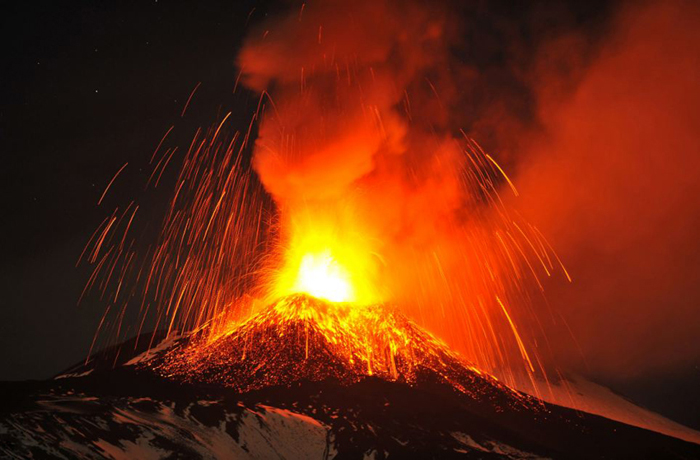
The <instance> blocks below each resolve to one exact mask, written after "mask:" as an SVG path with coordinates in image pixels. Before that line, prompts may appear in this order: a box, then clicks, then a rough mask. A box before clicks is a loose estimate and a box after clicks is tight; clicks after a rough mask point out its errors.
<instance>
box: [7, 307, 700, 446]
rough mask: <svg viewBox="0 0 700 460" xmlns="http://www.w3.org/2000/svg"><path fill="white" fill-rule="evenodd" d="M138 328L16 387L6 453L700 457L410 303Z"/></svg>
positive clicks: (269, 312) (10, 398)
mask: <svg viewBox="0 0 700 460" xmlns="http://www.w3.org/2000/svg"><path fill="white" fill-rule="evenodd" d="M161 338H162V340H161V341H160V343H158V344H157V345H156V346H155V347H152V348H150V349H146V350H142V349H140V348H139V346H137V345H136V344H138V343H141V344H142V345H141V348H143V344H144V343H148V340H144V339H143V338H140V340H138V339H139V338H136V339H134V340H131V341H128V342H125V343H123V344H121V345H118V346H115V347H112V348H109V349H106V350H104V351H103V352H101V353H98V354H97V355H96V356H95V357H93V358H92V359H91V360H90V361H89V362H88V363H85V364H80V365H77V366H74V367H72V368H70V369H68V370H67V371H66V372H64V373H62V374H61V375H59V376H57V377H56V378H55V379H52V380H48V381H37V382H22V383H4V384H2V390H3V395H4V400H5V404H3V408H2V410H1V411H0V452H1V453H2V455H3V456H4V457H8V458H76V457H80V458H338V459H342V458H375V459H380V458H505V459H527V458H587V459H588V458H698V457H700V446H699V445H697V444H694V443H690V442H686V441H682V440H680V439H676V438H672V437H669V436H666V435H662V434H660V433H656V432H652V431H648V430H644V429H641V428H636V427H632V426H629V425H625V424H622V423H619V422H615V421H612V420H609V419H606V418H603V417H600V416H596V415H591V414H586V413H582V412H577V411H574V410H572V409H567V408H564V407H560V406H556V405H553V404H549V403H546V402H544V401H541V400H538V399H536V398H534V397H532V396H528V395H526V394H524V393H520V392H518V391H515V390H513V389H511V388H509V387H507V386H505V385H503V384H502V383H500V382H499V381H498V380H497V379H495V378H494V377H491V376H489V375H487V374H485V373H483V372H480V371H479V370H478V369H476V368H475V367H474V366H473V365H471V364H470V363H469V362H467V361H466V360H465V359H463V358H462V357H461V356H459V355H458V354H456V353H454V352H453V351H451V350H450V349H449V347H448V346H447V345H445V344H444V343H442V342H441V341H440V340H438V339H437V338H435V337H433V336H432V335H431V334H430V333H428V332H426V331H425V330H423V329H421V328H420V327H418V326H417V325H416V324H414V323H413V322H411V321H410V320H409V319H407V318H405V317H404V316H402V315H401V314H400V313H399V312H398V311H396V310H394V309H392V308H390V307H387V306H381V305H370V306H358V305H353V304H345V303H332V302H326V301H323V300H319V299H316V298H313V297H309V296H307V295H292V296H288V297H284V298H281V299H279V300H277V301H276V302H273V303H271V304H270V305H268V306H266V307H264V308H261V309H258V310H257V311H255V312H254V313H253V314H252V315H251V316H249V317H248V318H246V319H244V320H241V321H237V322H235V323H232V324H231V325H229V326H228V327H227V328H226V329H225V331H223V332H221V333H219V334H217V335H213V336H209V335H207V334H205V333H204V332H203V331H201V330H200V331H198V332H195V333H191V334H187V335H184V336H178V335H173V334H171V335H170V336H169V337H165V336H164V334H163V335H161Z"/></svg>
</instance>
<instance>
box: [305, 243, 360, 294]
mask: <svg viewBox="0 0 700 460" xmlns="http://www.w3.org/2000/svg"><path fill="white" fill-rule="evenodd" d="M292 290H293V291H295V292H300V293H307V294H311V295H312V296H314V297H318V298H320V299H326V300H330V301H332V302H353V301H355V292H354V290H353V288H352V284H351V282H350V274H349V273H348V272H347V270H345V268H343V267H342V266H341V265H339V264H338V262H337V261H336V260H335V259H334V258H333V256H332V255H331V251H330V250H328V249H326V250H324V251H322V252H318V253H315V254H314V253H310V254H306V255H305V256H303V257H302V258H301V263H300V264H299V273H298V274H297V279H296V281H295V283H294V286H293V287H292Z"/></svg>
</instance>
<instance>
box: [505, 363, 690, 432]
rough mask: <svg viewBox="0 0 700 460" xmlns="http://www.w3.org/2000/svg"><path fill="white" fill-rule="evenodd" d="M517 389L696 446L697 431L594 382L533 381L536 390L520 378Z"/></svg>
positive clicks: (569, 380) (578, 379) (570, 380)
mask: <svg viewBox="0 0 700 460" xmlns="http://www.w3.org/2000/svg"><path fill="white" fill-rule="evenodd" d="M516 387H517V389H518V390H520V391H522V392H524V393H527V394H530V395H533V396H536V397H537V398H540V399H543V400H545V401H547V402H550V403H553V404H557V405H559V406H564V407H570V408H572V409H576V410H580V411H582V412H588V413H589V414H595V415H600V416H603V417H606V418H609V419H611V420H616V421H618V422H622V423H626V424H628V425H632V426H637V427H640V428H645V429H647V430H651V431H656V432H659V433H663V434H665V435H668V436H673V437H675V438H678V439H682V440H684V441H688V442H694V443H696V444H700V432H699V431H696V430H693V429H691V428H688V427H687V426H685V425H681V424H680V423H677V422H674V421H673V420H670V419H668V418H666V417H664V416H663V415H660V414H657V413H655V412H652V411H650V410H649V409H645V408H643V407H640V406H638V405H636V404H634V403H633V402H631V401H629V400H627V399H625V398H624V397H622V396H620V395H618V394H616V393H614V392H613V391H612V390H610V389H609V388H606V387H604V386H602V385H598V384H597V383H593V382H591V381H589V380H586V379H584V378H582V377H579V376H570V377H568V378H567V379H566V380H560V381H559V382H553V381H552V382H550V383H549V385H547V384H546V383H545V382H544V381H538V382H537V389H534V388H533V385H532V383H531V382H530V380H529V379H528V378H526V377H523V378H521V379H520V380H519V381H518V383H517V385H516Z"/></svg>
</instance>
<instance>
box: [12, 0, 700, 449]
mask: <svg viewBox="0 0 700 460" xmlns="http://www.w3.org/2000/svg"><path fill="white" fill-rule="evenodd" d="M447 6H448V5H447V4H445V8H433V7H431V6H430V2H427V3H426V2H419V1H410V2H398V1H393V0H386V1H384V0H382V1H374V0H358V1H354V2H347V1H343V2H340V1H326V2H308V4H307V3H303V4H301V5H300V6H299V7H298V8H294V9H291V10H290V11H291V12H290V11H287V12H286V14H279V15H269V16H267V15H266V16H265V17H264V18H259V20H257V21H252V22H251V24H252V25H251V26H250V28H249V29H248V32H247V35H246V38H245V40H244V41H243V43H242V45H241V48H240V50H239V52H238V55H237V59H236V66H237V69H238V75H237V78H236V80H235V82H233V81H232V82H231V84H232V91H233V94H236V95H241V94H242V95H243V96H241V97H245V98H246V99H245V101H246V104H248V105H246V104H241V106H240V107H234V108H232V109H231V110H229V111H226V110H223V111H219V113H218V114H217V115H216V118H215V119H214V121H213V122H212V123H211V126H210V127H209V128H208V129H202V128H197V129H196V130H195V131H194V134H193V135H192V136H191V137H187V139H188V140H187V141H186V142H188V143H189V145H188V146H187V147H186V148H180V147H181V146H180V145H175V144H176V143H177V142H176V141H175V140H174V139H173V137H175V136H176V134H171V133H177V132H178V129H176V128H175V125H173V126H171V127H170V128H169V129H167V130H166V131H165V134H164V135H163V137H162V138H161V140H160V142H159V143H158V145H157V147H156V148H155V150H154V151H153V152H152V154H150V161H149V163H148V164H149V166H148V177H147V179H146V180H145V185H146V190H147V191H148V192H153V193H155V191H154V190H155V189H157V188H158V187H160V188H158V192H161V191H162V190H164V189H165V190H166V191H168V190H169V192H168V193H169V195H168V197H169V198H168V203H167V206H165V207H164V208H162V207H158V206H156V210H154V211H152V212H150V211H145V210H144V208H142V207H141V206H142V205H141V204H137V202H136V201H132V202H130V203H129V204H128V205H126V206H117V207H116V208H115V209H113V210H111V211H108V213H109V214H108V216H107V217H106V218H105V219H104V220H103V221H102V222H101V223H100V225H99V226H98V228H97V229H96V230H95V232H94V233H93V234H92V236H91V238H90V240H89V241H88V243H87V245H86V246H85V249H84V251H83V253H82V254H81V255H80V258H79V260H78V263H79V264H81V263H83V264H88V265H89V266H90V267H91V273H90V275H89V279H88V281H87V284H86V286H85V290H84V291H83V293H82V296H81V300H82V299H85V298H91V299H93V298H96V297H97V298H99V301H100V302H101V303H104V304H106V308H105V312H104V315H103V316H102V319H101V321H100V323H99V327H98V330H97V331H96V333H95V339H94V340H93V343H92V346H91V348H90V351H89V356H88V358H87V359H86V360H85V362H83V363H80V364H78V365H76V366H74V367H72V368H70V369H68V370H67V371H65V372H63V373H62V374H61V375H59V376H58V377H57V378H56V380H54V381H51V382H37V383H36V384H35V385H32V386H30V387H28V388H20V387H16V386H14V387H13V386H10V387H8V388H7V391H8V392H9V393H10V394H13V395H15V396H16V397H17V398H16V399H17V400H18V401H19V402H18V403H17V404H19V405H20V406H21V407H22V408H23V410H22V411H10V412H8V413H7V414H4V415H5V418H4V419H0V452H2V453H8V452H12V453H13V455H16V456H18V457H24V456H26V457H30V456H41V455H48V456H53V455H58V456H65V457H71V456H72V455H73V454H75V453H77V454H76V455H79V456H82V457H86V458H99V457H102V456H107V457H114V458H129V457H145V456H147V455H155V456H156V457H163V458H164V457H168V456H171V457H174V456H182V457H186V458H190V457H191V458H222V457H229V456H233V457H236V458H268V457H270V456H276V457H279V458H308V457H318V458H339V459H340V458H387V457H390V458H395V457H396V458H416V457H420V458H452V457H459V458H518V459H525V458H543V457H553V458H609V457H610V456H612V457H616V456H618V455H622V456H626V457H634V456H636V455H638V454H644V455H652V456H659V458H660V457H664V458H667V457H669V456H670V457H678V458H684V457H690V456H694V455H698V456H700V450H699V448H698V446H697V445H695V444H692V443H687V442H684V441H681V440H678V439H674V438H671V437H666V436H664V435H661V434H659V433H652V432H647V431H645V430H643V429H642V428H635V427H632V426H628V425H624V424H623V423H619V422H614V421H612V420H608V419H604V418H602V417H599V416H595V415H590V414H586V413H580V412H576V411H574V410H571V409H565V408H563V407H560V406H557V405H554V404H550V403H548V402H545V399H546V397H545V396H546V395H547V394H553V387H555V386H557V385H559V386H561V387H563V386H565V383H562V382H563V379H562V378H561V376H560V375H559V374H558V369H557V368H556V366H554V365H553V364H552V362H553V361H552V360H551V359H550V358H551V356H550V355H551V354H552V353H551V351H552V350H551V346H550V343H549V342H548V340H547V336H546V334H545V333H544V328H543V327H542V318H541V317H540V316H538V315H537V314H536V313H535V311H534V309H533V308H532V306H533V304H534V303H535V302H541V303H543V304H545V303H546V302H545V301H544V300H543V299H544V283H543V280H544V279H546V278H559V279H561V280H562V282H571V277H570V276H569V273H568V272H567V270H566V268H565V267H564V264H563V263H562V261H561V260H560V258H559V256H558V255H557V253H556V252H555V250H554V248H553V247H552V245H550V243H549V242H548V241H547V239H546V238H545V236H544V235H543V233H542V232H540V230H539V229H538V228H537V227H536V226H535V225H534V224H532V223H530V222H529V221H528V220H527V219H526V217H525V216H523V215H521V213H520V212H519V211H518V210H517V209H516V207H515V206H513V204H512V203H513V201H514V200H516V199H517V197H518V196H519V192H518V189H517V188H516V184H514V182H513V181H511V179H510V178H509V176H508V175H507V173H506V170H507V169H509V168H508V167H507V166H508V158H507V157H505V158H504V162H503V165H504V166H501V164H499V161H497V159H496V157H497V155H496V154H494V155H492V154H490V153H487V152H486V151H484V149H483V148H482V147H481V145H480V144H479V143H478V142H477V141H476V140H475V139H474V137H476V136H474V133H473V132H472V131H470V130H467V131H465V130H463V129H462V128H461V127H459V126H458V123H459V122H460V120H458V119H455V118H456V117H455V114H456V113H457V112H458V108H456V107H454V104H455V102H454V100H455V98H456V95H458V94H459V93H460V91H462V90H463V88H461V87H460V82H461V79H462V78H463V76H464V74H465V73H468V70H469V69H466V68H465V67H464V66H463V65H462V64H461V63H460V61H459V59H458V58H457V57H456V56H455V53H456V50H457V49H458V48H459V47H458V45H459V43H460V33H461V28H460V24H459V21H458V17H457V15H452V14H450V11H449V8H448V7H447ZM251 14H252V12H251ZM199 87H200V85H199V84H197V85H196V86H195V87H194V89H193V91H192V93H191V94H190V96H189V98H188V99H187V103H186V104H185V106H184V107H183V109H182V112H181V113H180V114H179V117H180V118H184V117H185V114H186V111H187V109H188V105H189V104H190V102H191V100H192V99H193V98H194V97H196V91H197V89H198V88H199ZM251 107H252V109H251ZM459 110H468V107H467V108H460V109H459ZM241 113H244V115H241ZM241 120H244V121H241ZM178 128H179V127H178ZM178 139H180V138H178ZM149 153H150V152H149ZM169 165H171V166H169ZM172 165H179V169H177V170H176V171H177V173H175V171H173V172H172V173H170V171H171V170H174V169H175V168H177V166H172ZM125 167H126V165H124V166H123V167H122V168H121V169H119V170H118V171H117V172H116V174H115V176H114V177H113V178H112V180H111V181H110V182H109V183H108V184H107V186H106V187H105V189H104V191H103V192H102V195H101V197H100V200H99V203H98V205H102V203H103V199H104V198H105V196H108V193H109V191H110V187H111V186H112V185H113V183H115V181H116V180H117V179H118V177H119V175H120V174H122V172H123V171H124V168H125ZM144 201H147V200H144ZM155 201H157V200H155ZM144 207H146V206H145V205H144ZM144 214H148V216H149V217H148V218H147V219H146V221H145V222H144V221H141V220H139V219H143V217H142V216H143V215H144ZM153 215H158V216H161V218H160V220H156V221H155V223H154V218H153V217H152V216H153ZM153 228H156V231H155V233H156V234H155V235H153ZM144 235H146V236H149V237H150V238H147V237H145V236H144ZM91 296H92V297H91ZM549 314H550V316H551V317H552V318H554V319H553V321H556V320H558V317H557V315H556V314H555V313H554V312H552V311H551V309H550V310H549ZM561 322H562V323H563V324H561V326H560V327H562V328H566V327H568V326H567V325H566V323H565V322H564V321H561ZM149 330H152V331H153V332H146V331H149ZM130 337H131V338H130ZM105 344H107V345H110V346H107V347H104V349H103V350H102V351H99V350H100V347H101V346H104V345H105ZM524 387H527V388H528V390H529V392H530V393H531V394H532V395H530V394H526V393H524V392H521V391H518V390H517V389H516V388H524ZM567 391H570V392H575V391H576V390H575V389H573V390H572V389H568V388H567ZM28 408H33V409H32V410H31V411H30V410H29V409H28ZM47 408H50V410H49V409H47ZM34 409H36V410H34ZM29 426H31V427H32V428H33V430H34V431H33V432H30V430H27V429H25V428H26V427H29ZM644 426H647V425H644ZM689 436H691V435H689ZM692 436H694V434H693V435H692ZM686 439H688V438H686Z"/></svg>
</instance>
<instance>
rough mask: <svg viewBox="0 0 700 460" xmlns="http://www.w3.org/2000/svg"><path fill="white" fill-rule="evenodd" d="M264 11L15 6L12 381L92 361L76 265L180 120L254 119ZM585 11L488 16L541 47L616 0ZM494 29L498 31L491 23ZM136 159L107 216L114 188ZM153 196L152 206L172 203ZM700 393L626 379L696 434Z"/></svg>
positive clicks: (3, 365) (10, 103)
mask: <svg viewBox="0 0 700 460" xmlns="http://www.w3.org/2000/svg"><path fill="white" fill-rule="evenodd" d="M59 3H60V4H59ZM264 3H268V2H260V1H258V2H255V1H252V0H251V1H231V0H229V1H214V0H206V1H196V2H172V1H167V0H160V1H149V2H144V1H142V2H137V1H128V2H97V1H84V2H15V4H13V5H12V6H10V7H7V8H6V10H5V11H4V12H3V18H2V30H3V32H4V33H5V35H6V37H5V39H4V40H3V43H4V45H5V51H4V53H3V69H4V71H3V76H2V80H1V81H2V85H1V87H0V94H2V97H1V98H0V149H1V150H0V151H1V152H2V160H3V165H2V167H1V168H0V171H2V172H1V174H2V184H3V187H4V193H3V201H2V216H3V218H2V238H1V239H0V241H1V243H0V244H2V247H1V250H2V254H3V257H2V259H1V262H0V292H2V296H0V380H21V379H37V378H46V377H49V376H51V375H53V374H55V373H56V372H58V371H60V370H61V369H63V368H65V367H67V366H69V365H71V364H73V363H74V362H76V361H77V360H80V359H82V358H83V357H84V356H85V355H86V353H87V350H88V348H89V346H90V343H91V340H92V338H93V333H94V331H95V329H96V327H97V324H98V322H99V320H100V317H101V315H102V313H103V308H104V305H103V304H102V303H100V302H99V299H95V298H91V299H90V300H89V301H88V302H86V303H84V304H82V305H81V306H79V307H78V306H77V299H78V297H79V296H80V293H81V291H82V288H83V286H84V284H85V281H86V279H87V277H88V274H89V272H88V269H87V268H86V267H79V268H75V261H76V260H77V258H78V256H79V255H80V252H81V251H82V249H83V247H84V244H85V242H86V241H87V239H88V238H89V236H90V234H91V233H92V231H93V230H94V228H95V227H96V226H97V225H98V224H99V223H100V222H101V221H102V219H103V218H104V217H105V216H106V215H107V214H109V212H110V211H111V209H113V208H114V207H115V206H117V205H123V204H124V203H128V201H130V200H131V199H136V198H141V197H140V195H139V191H140V190H141V187H142V185H141V184H142V183H143V169H145V166H146V164H147V161H148V158H149V157H150V155H151V153H152V152H153V149H154V148H155V146H156V145H157V144H158V141H159V140H160V139H161V137H162V136H163V134H164V133H165V132H166V131H167V130H168V128H169V127H170V126H171V125H173V124H177V126H178V129H179V131H180V132H181V135H182V136H183V139H187V137H188V135H191V131H192V130H193V129H194V128H196V127H197V126H207V125H208V124H209V123H210V122H211V120H212V119H213V117H214V115H215V114H216V113H217V111H219V110H222V108H223V107H226V110H231V109H232V107H234V108H238V109H239V110H240V113H241V114H242V115H241V116H248V115H249V113H250V109H251V107H250V106H249V104H250V100H249V99H247V98H246V96H245V95H237V96H234V95H232V94H231V90H232V88H233V84H234V81H235V79H236V76H237V70H236V68H235V66H234V59H235V56H236V53H237V50H238V48H239V46H240V42H241V40H242V37H243V35H244V33H245V30H246V29H245V25H246V23H247V22H248V21H249V20H250V21H252V22H255V21H256V20H259V19H260V18H261V17H262V16H263V15H264V14H265V11H266V10H267V9H270V8H272V10H273V11H274V8H275V7H270V6H269V5H265V4H264ZM474 3H475V4H478V5H483V4H484V2H474ZM579 3H580V2H574V1H572V2H569V3H568V4H567V2H563V3H562V2H539V3H533V4H532V6H530V7H529V8H528V9H525V8H524V7H513V6H512V5H511V2H491V3H490V6H489V7H488V8H486V7H483V6H482V7H480V8H479V11H484V8H486V12H487V14H489V15H491V16H490V17H494V18H496V19H494V22H493V24H495V25H498V24H502V23H503V22H505V23H509V24H516V25H517V24H518V20H519V18H521V17H527V18H529V19H527V21H533V19H532V18H533V17H534V18H539V19H540V21H539V22H537V23H536V24H537V25H536V27H531V29H528V30H529V32H531V33H533V34H535V35H536V37H535V38H533V37H529V38H531V39H532V40H533V43H534V42H536V41H537V40H536V39H537V36H544V35H547V34H548V30H549V29H551V30H555V29H557V28H561V27H568V26H569V25H570V24H571V23H572V22H574V23H585V24H587V27H589V29H590V30H596V28H597V27H600V28H604V22H605V20H606V17H607V15H608V11H609V9H610V4H609V2H605V1H597V2H586V3H587V5H586V6H585V7H582V6H580V5H579ZM278 6H279V5H278ZM254 8H255V9H254ZM253 9H254V10H253ZM251 11H253V12H252V14H251ZM543 11H545V12H546V11H552V14H551V15H548V14H543V13H542V12H543ZM525 13H527V14H525ZM249 15H250V17H249ZM562 17H565V18H566V20H565V21H563V20H562V21H560V20H559V19H560V18H562ZM524 21H525V20H524ZM532 24H533V23H532V22H530V23H529V25H530V26H532ZM482 27H484V28H485V29H484V30H485V31H487V32H488V25H484V26H482ZM528 30H526V31H525V32H523V36H525V37H528ZM521 32H522V31H521ZM597 33H600V32H591V36H592V37H595V34H597ZM524 46H525V47H527V46H534V45H533V44H532V43H530V44H529V45H528V43H527V42H525V45H524ZM484 52H485V53H486V57H482V59H485V60H486V61H490V60H493V59H498V56H499V55H500V50H498V49H489V50H487V51H484ZM523 55H524V56H527V52H525V53H524V54H523ZM502 76H504V80H503V81H504V83H503V85H502V88H507V89H508V91H510V92H513V91H514V86H513V84H512V82H510V81H509V80H508V78H507V76H508V75H507V73H504V74H503V75H502ZM199 82H201V86H200V88H199V90H198V91H197V93H196V96H195V98H193V101H192V104H191V105H190V108H189V109H188V116H189V117H188V118H187V119H185V120H182V119H180V112H181V110H182V108H183V105H184V103H185V101H186V100H187V97H188V96H189V94H190V92H191V91H192V89H193V88H194V87H195V85H197V83H199ZM491 88H493V86H491ZM496 88H498V87H496ZM515 88H516V89H517V86H516V87H515ZM512 100H513V101H514V102H513V104H514V106H517V107H516V108H515V109H513V110H514V111H518V112H519V113H520V116H521V117H525V118H527V117H528V116H529V113H530V112H529V111H528V110H527V107H528V100H529V99H528V94H527V91H525V90H524V91H523V93H522V94H515V95H514V96H513V98H512ZM492 135H493V133H491V132H489V130H488V129H487V128H485V129H484V138H485V139H482V141H483V142H482V143H483V144H485V145H486V146H487V147H489V146H490V143H491V144H494V145H493V146H494V147H497V145H495V144H497V141H496V140H494V139H493V138H491V137H490V136H492ZM493 136H495V137H497V136H496V135H493ZM501 147H504V148H507V147H508V146H501ZM127 162H128V163H129V166H128V167H127V168H126V169H125V170H124V173H123V174H122V175H121V176H120V178H119V181H117V182H115V184H114V187H113V188H112V189H111V190H110V193H109V195H108V196H107V199H106V200H105V202H104V203H103V204H102V205H101V206H99V207H98V206H97V201H98V199H99V197H100V195H101V194H102V192H103V190H104V187H105V186H106V185H107V183H109V181H110V179H111V178H112V176H113V175H114V173H115V172H116V171H117V170H118V169H119V168H120V167H121V166H122V165H124V164H125V163H127ZM150 199H151V200H153V204H154V206H153V207H154V208H157V205H158V203H161V202H163V200H164V198H163V197H159V196H154V197H151V198H150ZM154 219H155V220H157V218H156V217H154ZM698 384H700V378H698V371H697V369H695V368H692V367H691V368H687V369H679V370H678V371H677V372H676V373H674V374H673V375H670V374H669V375H664V376H660V377H655V378H648V377H645V378H644V379H642V378H639V379H636V380H635V379H631V380H628V381H625V382H616V385H618V388H619V389H620V390H624V391H625V392H627V393H628V394H630V395H632V396H634V397H636V398H637V399H638V400H641V401H642V402H643V403H645V404H646V405H648V406H650V407H652V408H657V409H659V410H662V411H663V412H664V413H667V414H669V415H671V416H674V417H676V418H678V419H680V420H682V421H685V422H686V423H689V424H692V425H695V426H696V427H699V426H700V419H698V413H697V412H698V411H697V410H696V409H697V408H698V407H700V405H699V404H698V402H699V400H700V396H698V395H697V392H696V391H694V389H695V388H697V385H698ZM690 390H693V391H690ZM679 394H683V395H688V394H691V395H694V398H695V400H694V401H691V402H690V403H688V402H687V400H685V397H684V398H683V399H680V398H679V397H678V395H679Z"/></svg>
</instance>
